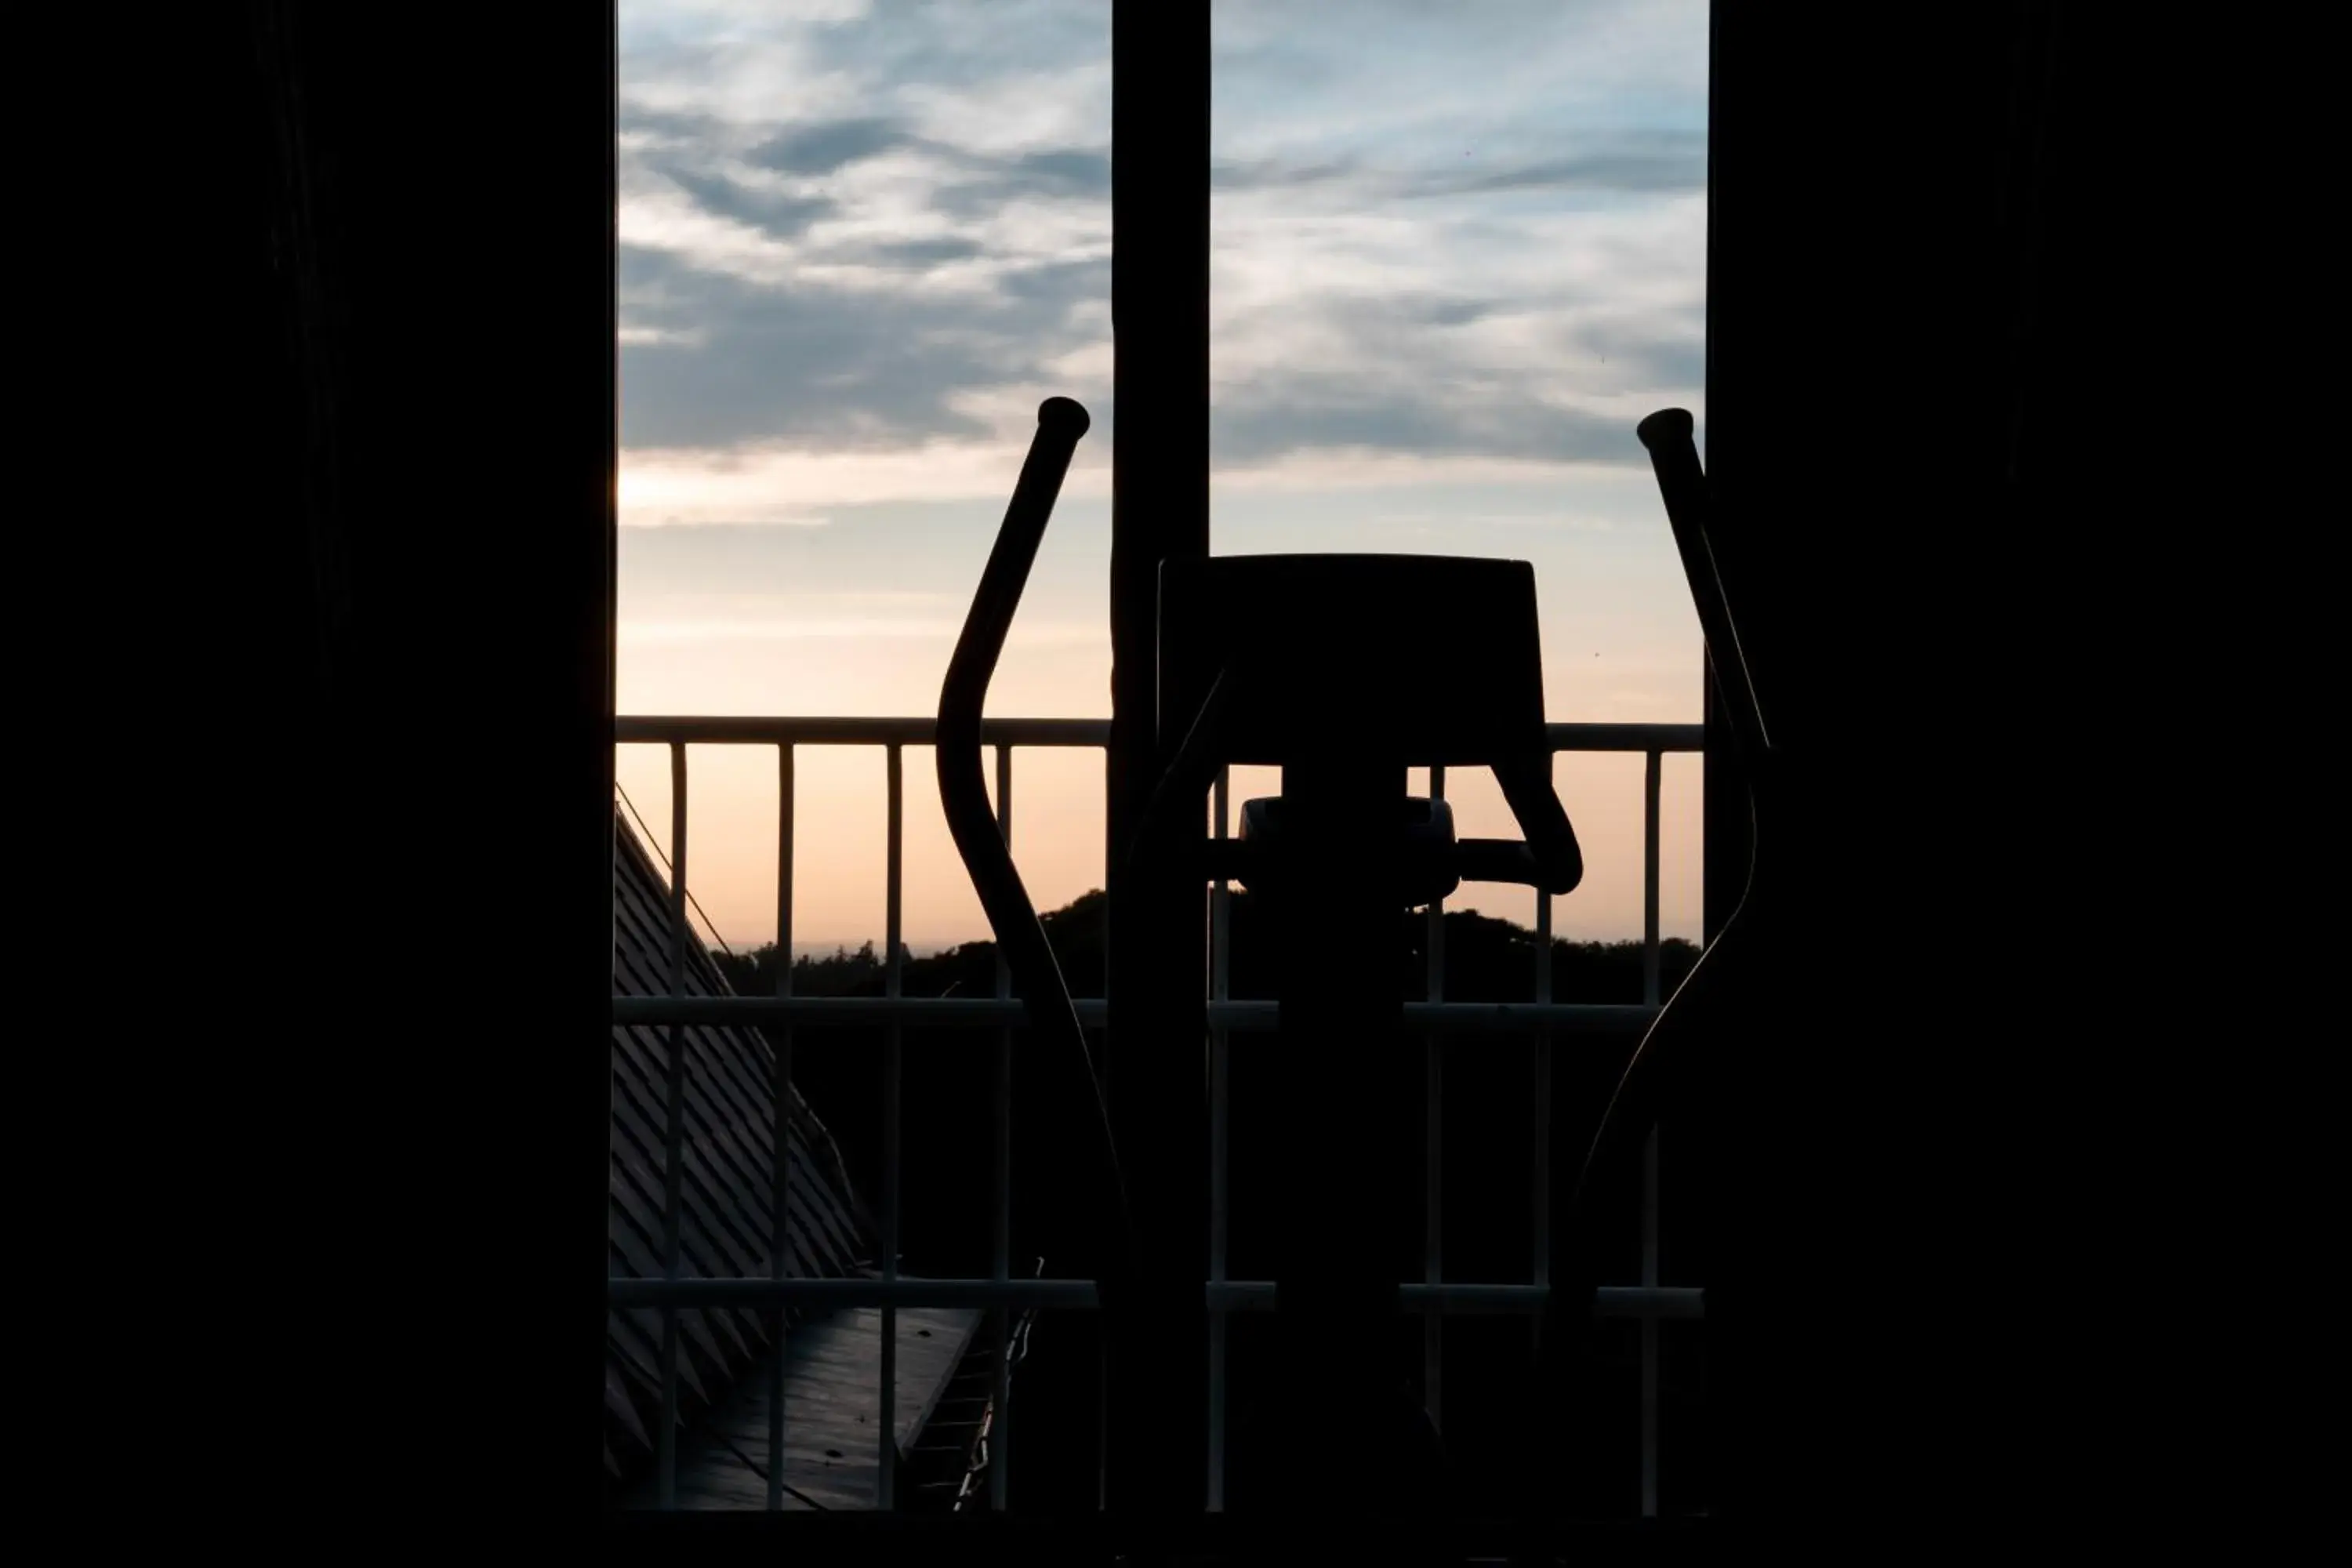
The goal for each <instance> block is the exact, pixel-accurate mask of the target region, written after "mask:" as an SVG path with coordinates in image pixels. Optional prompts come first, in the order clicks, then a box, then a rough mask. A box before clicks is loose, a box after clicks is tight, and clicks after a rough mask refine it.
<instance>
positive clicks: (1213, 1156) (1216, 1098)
mask: <svg viewBox="0 0 2352 1568" xmlns="http://www.w3.org/2000/svg"><path fill="white" fill-rule="evenodd" d="M1232 787H1233V778H1232V773H1231V770H1229V769H1226V768H1219V769H1218V770H1217V784H1216V789H1215V791H1214V795H1213V808H1214V810H1215V813H1216V821H1215V823H1214V824H1213V826H1211V828H1210V830H1209V831H1210V834H1211V836H1212V837H1215V838H1217V839H1219V840H1223V838H1224V837H1226V833H1227V829H1226V826H1225V819H1226V817H1227V816H1228V815H1229V805H1230V798H1231V793H1230V792H1231V790H1232ZM1232 989H1233V889H1232V888H1231V887H1230V886H1229V885H1228V884H1227V883H1226V882H1225V881H1224V879H1222V878H1220V879H1218V881H1217V883H1216V886H1215V887H1214V889H1213V890H1212V891H1211V892H1210V894H1209V997H1210V1000H1212V1001H1214V1002H1223V1001H1224V1000H1225V999H1226V997H1227V996H1228V995H1229V994H1231V992H1232ZM1231 1060H1232V1037H1231V1035H1230V1034H1228V1032H1227V1031H1226V1029H1225V1028H1224V1026H1223V1025H1217V1026H1213V1027H1212V1028H1211V1029H1210V1030H1209V1279H1210V1280H1211V1281H1212V1282H1213V1283H1214V1284H1219V1285H1222V1284H1223V1283H1224V1279H1225V1244H1226V1239H1227V1237H1228V1235H1229V1234H1230V1223H1231V1207H1230V1205H1231V1194H1230V1190H1229V1188H1228V1186H1227V1183H1228V1181H1229V1179H1230V1174H1231V1171H1232V1157H1231V1156H1232V1145H1231V1142H1230V1141H1229V1140H1230V1137H1231V1133H1230V1125H1231V1124H1230V1122H1229V1121H1227V1116H1226V1108H1227V1104H1228V1102H1229V1100H1230V1097H1231V1090H1230V1083H1231V1079H1230V1077H1229V1070H1230V1065H1231ZM1227 1325H1228V1320H1227V1318H1226V1316H1225V1312H1224V1310H1223V1308H1222V1307H1220V1306H1217V1305H1214V1304H1212V1305H1211V1307H1210V1309H1209V1511H1210V1512H1211V1513H1222V1512H1223V1511H1224V1507H1225V1354H1226V1351H1225V1335H1226V1332H1227Z"/></svg>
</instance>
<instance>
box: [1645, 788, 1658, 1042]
mask: <svg viewBox="0 0 2352 1568" xmlns="http://www.w3.org/2000/svg"><path fill="white" fill-rule="evenodd" d="M1661 763H1662V759H1661V757H1660V755H1659V753H1657V752H1651V753H1650V754H1649V761H1648V763H1647V764H1646V765H1645V766H1644V767H1643V773H1642V1000H1643V1003H1644V1004H1645V1005H1649V1006H1652V1007H1654V1006H1656V1005H1658V989H1659V986H1658V780H1659V773H1660V768H1661Z"/></svg>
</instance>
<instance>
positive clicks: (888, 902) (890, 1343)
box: [874, 742, 907, 1510]
mask: <svg viewBox="0 0 2352 1568" xmlns="http://www.w3.org/2000/svg"><path fill="white" fill-rule="evenodd" d="M903 764H904V758H903V756H902V755H901V753H900V749H899V747H898V743H897V742H892V743H891V744H890V746H889V748H888V768H889V814H890V821H889V839H888V848H887V857H888V865H887V871H886V873H885V875H886V876H887V879H888V880H887V891H886V893H885V894H884V913H883V919H882V924H883V930H884V937H885V941H886V942H887V958H886V960H885V962H884V963H883V968H882V975H883V982H882V988H883V994H884V995H886V996H889V997H893V998H896V997H897V996H898V987H899V985H900V983H901V980H902V978H903V977H902V975H901V973H900V970H901V965H900V963H899V961H898V946H899V903H900V897H901V889H902V882H903V873H904V871H905V869H906V865H905V861H906V853H905V851H906V794H907V791H906V769H905V767H904V765H903ZM903 1045H904V1040H903V1038H902V1037H901V1032H900V1029H899V1026H898V1022H897V1021H896V1020H895V1019H893V1020H892V1022H891V1023H890V1025H889V1026H888V1028H887V1031H886V1033H885V1034H884V1036H883V1039H882V1278H883V1279H886V1280H896V1279H898V1166H899V1150H898V1104H899V1093H898V1089H899V1085H898V1072H899V1066H900V1052H901V1047H902V1046H903ZM880 1426H881V1430H880V1431H879V1432H877V1433H876V1434H875V1438H876V1440H877V1442H879V1443H880V1444H881V1446H882V1451H881V1455H880V1460H881V1463H880V1468H879V1469H878V1470H877V1473H876V1479H875V1499H874V1506H875V1507H877V1508H878V1509H883V1510H889V1509H892V1508H895V1507H897V1506H898V1308H896V1307H887V1306H886V1307H884V1308H883V1309H882V1389H881V1419H880Z"/></svg>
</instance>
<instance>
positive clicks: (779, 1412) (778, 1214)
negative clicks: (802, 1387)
mask: <svg viewBox="0 0 2352 1568" xmlns="http://www.w3.org/2000/svg"><path fill="white" fill-rule="evenodd" d="M793 762H794V757H793V748H792V747H791V746H789V745H785V746H778V747H777V748H776V994H777V995H779V996H789V995H791V994H793V796H794V795H795V794H796V793H797V791H796V788H795V784H794V779H793ZM792 1124H793V1026H792V1025H790V1024H789V1023H787V1024H783V1025H781V1026H778V1028H777V1030H776V1146H775V1152H774V1160H775V1181H776V1205H775V1220H774V1226H775V1237H774V1240H773V1241H772V1243H771V1246H770V1252H771V1257H770V1258H769V1263H768V1272H769V1273H770V1274H771V1275H772V1276H773V1277H774V1278H776V1279H782V1278H783V1277H784V1275H785V1272H786V1269H785V1265H784V1258H785V1255H786V1253H787V1252H788V1250H789V1249H790V1236H789V1233H788V1232H787V1230H786V1228H785V1224H784V1216H785V1215H786V1214H787V1213H788V1212H789V1202H788V1200H789V1198H790V1194H791V1185H792V1170H793V1161H792ZM773 1324H774V1326H773V1328H772V1330H771V1331H770V1334H769V1348H768V1510H769V1511H770V1512H778V1511H781V1510H782V1508H783V1506H784V1331H785V1328H786V1323H785V1315H784V1311H783V1309H782V1308H781V1307H780V1308H778V1309H777V1310H776V1315H775V1317H774V1319H773Z"/></svg>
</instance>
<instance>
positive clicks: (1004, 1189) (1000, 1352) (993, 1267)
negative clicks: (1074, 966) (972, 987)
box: [988, 745, 1013, 1514]
mask: <svg viewBox="0 0 2352 1568" xmlns="http://www.w3.org/2000/svg"><path fill="white" fill-rule="evenodd" d="M996 830H997V832H998V833H1000V834H1002V835H1003V838H1004V846H1005V847H1006V848H1007V849H1010V848H1011V847H1013V748H1012V747H1010V746H1003V745H1000V746H998V747H997V748H996ZM1012 994H1013V969H1012V966H1011V965H1009V964H1007V963H1005V962H1004V949H1003V946H1001V945H1000V946H999V947H998V948H997V950H996V995H997V999H998V1000H999V1001H1003V1000H1004V999H1006V998H1009V997H1010V996H1011V995H1012ZM995 1109H996V1116H995V1121H996V1148H995V1173H996V1175H995V1181H996V1204H995V1209H996V1225H995V1229H994V1231H993V1232H992V1235H991V1236H990V1237H989V1255H988V1256H989V1268H988V1272H989V1278H990V1279H996V1280H1000V1281H1001V1280H1003V1279H1009V1278H1010V1277H1011V1274H1012V1268H1013V1028H1012V1026H1011V1025H1007V1026H1004V1027H1003V1028H1002V1029H999V1030H998V1031H997V1032H996V1107H995ZM989 1316H990V1320H991V1324H992V1328H993V1329H994V1331H995V1334H996V1369H995V1371H996V1376H995V1385H994V1387H993V1388H992V1390H991V1391H990V1400H989V1418H988V1506H989V1508H990V1509H991V1510H992V1511H994V1512H996V1513H1000V1514H1001V1513H1003V1511H1004V1510H1005V1508H1006V1506H1007V1499H1008V1491H1007V1489H1008V1487H1009V1486H1010V1484H1011V1483H1010V1482H1009V1481H1008V1480H1007V1479H1006V1467H1007V1465H1008V1463H1009V1461H1010V1460H1011V1458H1012V1455H1013V1450H1012V1435H1013V1433H1012V1427H1011V1426H1009V1425H1008V1424H1007V1423H1008V1421H1009V1418H1010V1416H1011V1415H1012V1405H1011V1402H1012V1395H1013V1313H1012V1312H1011V1310H1009V1309H1007V1308H1005V1307H1003V1306H999V1307H997V1308H995V1309H994V1310H992V1312H991V1313H990V1314H989Z"/></svg>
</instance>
